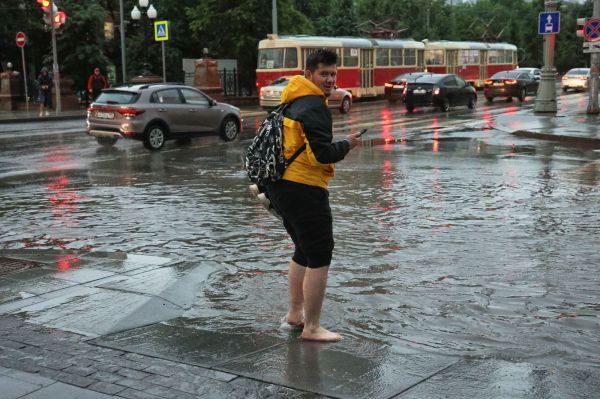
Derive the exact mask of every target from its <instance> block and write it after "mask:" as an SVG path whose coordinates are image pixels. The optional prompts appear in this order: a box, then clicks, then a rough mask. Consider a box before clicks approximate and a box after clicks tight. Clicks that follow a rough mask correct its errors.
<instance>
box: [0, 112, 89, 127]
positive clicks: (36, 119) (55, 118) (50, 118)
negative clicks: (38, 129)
mask: <svg viewBox="0 0 600 399" xmlns="http://www.w3.org/2000/svg"><path fill="white" fill-rule="evenodd" d="M85 118H86V115H85V114H83V115H59V116H42V117H26V118H5V119H0V124H5V125H6V124H10V123H27V122H48V121H67V120H76V119H85Z"/></svg>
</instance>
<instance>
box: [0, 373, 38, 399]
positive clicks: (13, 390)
mask: <svg viewBox="0 0 600 399" xmlns="http://www.w3.org/2000/svg"><path fill="white" fill-rule="evenodd" d="M0 387H2V388H1V389H0V399H16V398H20V397H22V396H23V395H27V394H28V393H31V392H34V391H37V390H38V389H40V388H41V386H40V385H35V384H31V383H28V382H25V381H21V380H17V379H14V378H11V377H7V376H6V375H0Z"/></svg>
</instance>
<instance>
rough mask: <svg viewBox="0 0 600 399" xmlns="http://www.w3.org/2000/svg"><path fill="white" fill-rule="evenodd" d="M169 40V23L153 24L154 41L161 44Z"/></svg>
mask: <svg viewBox="0 0 600 399" xmlns="http://www.w3.org/2000/svg"><path fill="white" fill-rule="evenodd" d="M165 40H169V21H156V22H154V41H156V42H163V41H165Z"/></svg>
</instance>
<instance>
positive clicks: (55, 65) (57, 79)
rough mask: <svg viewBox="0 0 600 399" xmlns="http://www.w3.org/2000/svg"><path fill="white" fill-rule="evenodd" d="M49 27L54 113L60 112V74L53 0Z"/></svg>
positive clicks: (51, 1) (52, 0)
mask: <svg viewBox="0 0 600 399" xmlns="http://www.w3.org/2000/svg"><path fill="white" fill-rule="evenodd" d="M50 26H51V27H52V77H53V79H54V90H55V97H56V108H55V109H56V113H59V112H61V104H60V73H59V69H58V54H57V52H56V26H55V25H54V0H50Z"/></svg>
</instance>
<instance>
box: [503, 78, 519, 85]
mask: <svg viewBox="0 0 600 399" xmlns="http://www.w3.org/2000/svg"><path fill="white" fill-rule="evenodd" d="M504 83H506V84H507V85H516V84H517V81H516V80H515V79H509V80H505V81H504Z"/></svg>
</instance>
